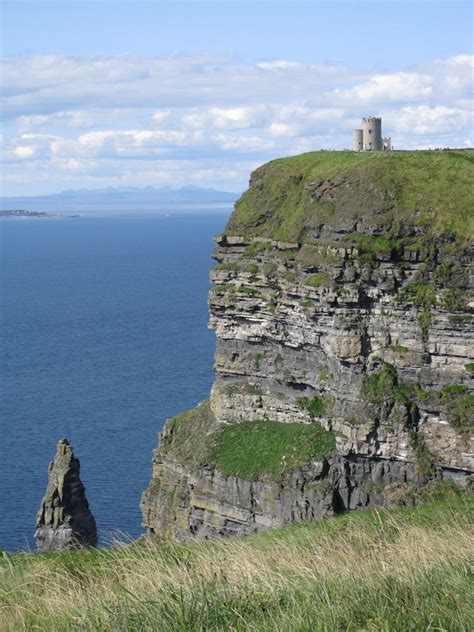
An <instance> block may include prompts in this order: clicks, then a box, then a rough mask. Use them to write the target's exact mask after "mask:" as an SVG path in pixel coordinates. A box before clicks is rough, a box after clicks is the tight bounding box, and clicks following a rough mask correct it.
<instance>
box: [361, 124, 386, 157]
mask: <svg viewBox="0 0 474 632" xmlns="http://www.w3.org/2000/svg"><path fill="white" fill-rule="evenodd" d="M362 142H363V148H364V151H383V144H382V119H381V118H378V117H376V116H369V117H368V118H363V119H362Z"/></svg>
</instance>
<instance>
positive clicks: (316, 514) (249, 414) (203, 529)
mask: <svg viewBox="0 0 474 632" xmlns="http://www.w3.org/2000/svg"><path fill="white" fill-rule="evenodd" d="M338 160H339V163H338ZM473 175H474V169H473V162H472V159H471V157H469V158H462V159H461V158H459V157H458V155H456V153H455V152H446V153H444V154H443V155H440V156H434V155H430V154H429V153H428V152H426V153H423V152H413V155H412V154H410V153H407V154H402V155H393V156H350V157H347V156H346V155H345V154H344V153H342V152H341V153H338V154H337V155H336V154H335V155H332V154H327V155H326V156H324V154H323V152H320V153H319V154H308V155H306V156H299V157H296V158H294V159H286V160H282V161H274V162H273V163H269V165H265V166H264V167H262V168H260V169H259V170H257V171H256V172H255V173H254V174H253V175H252V179H251V186H250V189H249V191H248V192H247V193H246V194H245V195H244V196H243V197H242V198H241V200H240V201H239V202H238V203H237V206H236V211H235V212H234V214H233V216H232V218H231V220H230V222H229V225H228V226H227V228H226V230H225V233H224V234H223V235H221V236H218V237H217V238H216V242H217V249H216V251H215V255H214V256H215V259H216V260H217V262H218V265H217V266H216V267H215V268H214V270H213V271H212V275H211V278H212V280H213V282H214V283H215V287H214V288H213V289H212V290H211V293H210V297H209V307H210V312H211V318H210V326H211V328H212V329H214V331H215V333H216V336H217V343H216V355H215V368H216V381H215V383H214V385H213V388H212V393H211V398H210V403H209V404H203V405H201V406H199V407H198V408H197V409H195V411H192V413H191V416H189V414H188V415H186V414H185V415H180V416H178V417H177V418H174V419H173V420H170V421H168V422H167V424H166V426H165V429H164V432H163V434H162V437H161V443H160V447H159V448H158V449H157V450H155V454H154V461H153V463H154V465H153V478H152V481H151V483H150V486H149V488H148V489H147V490H146V491H145V492H144V494H143V498H142V504H141V508H142V513H143V517H144V524H145V526H146V527H147V529H148V530H149V532H155V533H159V534H160V535H162V536H165V537H167V538H178V539H187V538H190V537H203V538H207V537H214V536H215V535H230V534H233V533H250V532H253V531H256V530H259V529H262V528H267V527H273V526H280V525H283V524H287V523H290V522H293V521H302V520H307V519H312V518H322V517H324V516H327V515H331V514H333V513H337V512H339V511H342V510H345V509H359V508H364V507H373V506H395V505H397V504H403V503H407V502H415V501H416V497H417V494H419V492H420V489H421V488H422V487H423V486H428V488H429V487H430V486H432V485H433V484H435V482H438V483H439V482H440V481H446V480H448V481H451V482H454V483H456V484H459V485H465V484H466V481H467V480H468V477H469V476H470V475H471V474H472V472H473V470H474V458H473V436H472V422H473V412H474V396H473V394H472V391H473V373H474V344H473V341H474V325H473V315H472V309H473V307H474V293H473V272H472V232H470V231H469V223H468V222H469V217H471V220H472V214H470V211H469V209H467V205H468V203H469V196H468V195H467V192H468V190H469V186H470V185H469V184H468V182H469V181H472V176H473ZM264 420H268V422H267V423H268V424H271V423H274V422H279V424H293V425H294V424H296V425H297V426H292V427H295V428H297V427H301V424H305V425H308V426H314V427H316V426H318V427H320V428H321V430H322V432H324V433H327V434H321V435H320V436H321V441H323V442H324V443H325V446H326V449H325V451H323V452H324V453H322V452H321V451H320V452H318V451H317V450H315V452H314V455H313V453H312V452H311V451H309V452H308V453H307V460H306V462H304V458H303V457H304V454H306V452H305V450H302V449H301V446H303V447H306V443H297V442H296V443H295V444H294V446H293V445H292V439H291V438H289V439H288V445H287V450H286V451H285V449H283V448H282V447H281V444H278V446H277V447H275V448H274V449H275V450H277V449H278V450H280V452H279V453H278V454H279V457H278V458H280V459H281V462H278V463H277V464H275V463H274V462H271V457H272V455H271V454H267V453H266V452H265V450H264V453H265V454H264V455H263V456H262V452H261V448H258V449H259V450H260V452H258V453H257V452H256V453H255V459H256V460H258V459H263V461H265V459H266V458H268V459H269V463H270V462H271V466H270V465H269V468H270V469H271V471H269V472H265V471H252V472H251V471H249V472H242V471H239V470H238V462H239V454H238V452H239V449H243V448H242V446H247V447H246V448H245V449H246V450H247V452H248V451H249V450H250V451H252V450H253V449H255V450H257V447H255V446H258V445H260V444H259V443H258V442H259V441H262V442H264V441H265V435H264V434H262V435H261V437H260V439H259V436H258V432H260V429H261V431H262V432H264V431H265V428H264ZM249 422H255V423H256V424H260V426H258V425H256V426H255V428H254V430H255V432H257V434H256V435H255V437H256V441H255V446H254V445H253V444H252V442H251V441H250V442H248V443H246V441H247V438H248V437H246V435H245V432H247V429H246V428H247V426H248V424H249ZM234 424H241V426H239V428H240V429H241V433H242V434H241V435H239V437H240V438H239V440H236V441H235V445H234V449H233V448H232V443H231V439H232V434H231V433H230V431H229V430H228V428H231V427H233V425H234ZM245 424H247V426H246V425H245ZM262 424H263V425H262ZM249 428H250V427H249ZM259 428H260V429H259ZM248 432H251V429H249V430H248ZM296 435H297V433H295V436H296ZM235 436H237V435H235ZM298 436H299V435H298ZM308 436H309V435H308ZM318 436H319V435H318ZM329 436H330V437H332V439H331V441H332V443H331V441H329V440H328V437H329ZM226 437H227V439H226ZM312 440H313V439H311V441H312ZM295 441H296V439H295ZM298 441H301V438H300V439H298ZM315 441H317V439H315ZM262 445H265V444H264V443H262ZM216 446H218V447H217V448H216ZM219 446H220V447H219ZM229 446H230V447H229ZM293 448H295V450H296V452H297V453H298V455H300V456H301V459H300V461H298V458H296V457H295V450H293ZM219 450H221V451H220V452H219ZM224 452H225V454H224ZM298 455H297V456H298ZM273 456H274V455H273ZM241 457H242V455H241ZM288 462H291V463H293V464H294V468H293V469H291V468H289V467H288V466H287V464H288ZM236 464H237V465H236ZM236 471H237V472H238V475H235V474H236Z"/></svg>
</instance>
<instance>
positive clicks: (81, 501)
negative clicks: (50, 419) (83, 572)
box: [35, 439, 97, 551]
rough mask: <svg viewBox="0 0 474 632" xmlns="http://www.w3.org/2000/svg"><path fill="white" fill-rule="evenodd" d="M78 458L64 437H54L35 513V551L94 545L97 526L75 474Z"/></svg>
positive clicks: (77, 469)
mask: <svg viewBox="0 0 474 632" xmlns="http://www.w3.org/2000/svg"><path fill="white" fill-rule="evenodd" d="M79 471H80V464H79V459H77V458H76V457H75V456H74V452H73V449H72V446H71V445H70V443H69V441H68V440H67V439H61V440H60V441H58V445H57V449H56V455H55V457H54V462H53V463H50V464H49V468H48V486H47V488H46V493H45V495H44V497H43V500H42V501H41V506H40V509H39V511H38V513H37V514H36V531H35V538H36V545H37V548H38V551H59V550H72V549H77V548H83V547H94V546H97V529H96V524H95V520H94V516H93V515H92V513H91V511H90V509H89V503H88V502H87V498H86V494H85V488H84V485H83V484H82V482H81V479H80V478H79Z"/></svg>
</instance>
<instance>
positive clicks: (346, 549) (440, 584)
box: [0, 497, 474, 632]
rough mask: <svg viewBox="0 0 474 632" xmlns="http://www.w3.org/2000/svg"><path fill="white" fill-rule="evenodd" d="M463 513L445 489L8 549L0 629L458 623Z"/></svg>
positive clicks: (464, 552)
mask: <svg viewBox="0 0 474 632" xmlns="http://www.w3.org/2000/svg"><path fill="white" fill-rule="evenodd" d="M473 517H474V516H473V502H472V500H468V499H465V500H463V499H461V498H456V497H453V498H450V499H447V498H446V499H444V500H440V501H437V502H434V503H432V504H429V505H424V506H419V507H415V508H412V509H403V510H396V511H387V510H378V511H377V510H376V511H364V512H358V513H351V514H346V515H343V516H340V517H337V518H334V519H330V520H326V521H323V522H314V523H305V524H301V525H295V526H292V527H289V528H283V529H278V530H270V531H267V532H264V533H261V534H258V535H256V536H252V537H249V538H245V539H242V538H235V539H232V540H225V541H219V542H207V543H190V544H185V545H172V544H167V545H159V544H157V545H154V544H153V542H152V541H149V540H142V541H139V542H137V543H134V544H132V545H129V546H125V547H119V548H114V549H110V550H102V551H86V552H77V553H67V554H49V555H46V554H36V555H32V554H20V555H14V556H11V557H7V558H4V559H3V561H2V562H0V573H1V579H0V582H1V584H0V629H2V631H5V632H17V631H19V630H45V631H46V630H47V631H48V632H69V631H71V630H81V631H82V632H92V631H94V632H109V631H110V630H115V631H118V632H121V631H123V632H125V631H129V630H137V631H140V632H148V631H149V632H152V631H154V630H157V629H159V630H161V631H163V632H187V631H188V632H224V631H225V632H227V631H235V632H244V631H245V632H281V631H283V630H285V631H288V632H293V631H302V632H303V631H308V632H309V631H310V630H311V631H312V632H313V631H314V632H337V631H347V632H359V631H362V630H364V631H368V632H406V631H410V630H411V631H413V632H415V631H416V632H417V631H418V630H420V631H421V630H440V631H441V630H444V631H449V632H467V631H468V630H472V629H473V628H474V612H473V604H474V599H473V590H472V586H473V584H472V570H471V569H472V563H473V561H474V560H473V557H474V556H473V544H472V543H473V536H474V533H473V526H472V525H473Z"/></svg>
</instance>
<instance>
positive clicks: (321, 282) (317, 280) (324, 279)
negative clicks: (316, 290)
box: [306, 272, 331, 287]
mask: <svg viewBox="0 0 474 632" xmlns="http://www.w3.org/2000/svg"><path fill="white" fill-rule="evenodd" d="M330 284H331V278H330V276H329V274H328V273H327V272H316V273H315V274H311V275H310V276H309V277H308V278H307V279H306V285H309V286H311V287H321V286H324V287H326V286H328V285H330Z"/></svg>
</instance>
